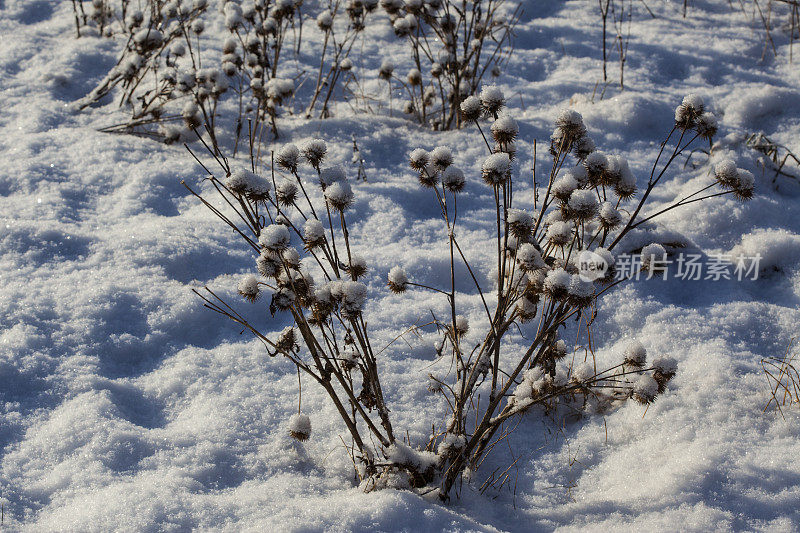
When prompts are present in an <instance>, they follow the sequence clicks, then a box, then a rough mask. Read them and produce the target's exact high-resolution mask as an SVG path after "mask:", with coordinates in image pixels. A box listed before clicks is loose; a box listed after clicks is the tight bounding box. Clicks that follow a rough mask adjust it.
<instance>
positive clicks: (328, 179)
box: [319, 165, 347, 188]
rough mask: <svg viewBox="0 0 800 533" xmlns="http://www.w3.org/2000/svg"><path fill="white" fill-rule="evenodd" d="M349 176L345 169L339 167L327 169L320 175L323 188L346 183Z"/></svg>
mask: <svg viewBox="0 0 800 533" xmlns="http://www.w3.org/2000/svg"><path fill="white" fill-rule="evenodd" d="M346 179H347V176H346V175H345V172H344V169H343V168H342V167H340V166H339V165H335V166H332V167H325V168H323V169H322V170H321V171H320V173H319V181H320V184H321V185H322V187H323V188H325V187H329V186H331V185H333V184H334V183H336V182H339V181H345V180H346Z"/></svg>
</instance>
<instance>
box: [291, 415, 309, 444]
mask: <svg viewBox="0 0 800 533" xmlns="http://www.w3.org/2000/svg"><path fill="white" fill-rule="evenodd" d="M289 435H290V436H291V437H292V438H293V439H297V440H299V441H300V442H303V441H306V440H308V438H309V437H310V436H311V419H310V418H308V415H303V414H296V415H292V417H291V418H290V419H289Z"/></svg>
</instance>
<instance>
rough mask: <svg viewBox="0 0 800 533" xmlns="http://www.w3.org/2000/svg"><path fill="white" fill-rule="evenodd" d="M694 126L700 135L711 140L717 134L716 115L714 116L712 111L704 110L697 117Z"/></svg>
mask: <svg viewBox="0 0 800 533" xmlns="http://www.w3.org/2000/svg"><path fill="white" fill-rule="evenodd" d="M695 128H696V129H697V133H698V134H700V136H701V137H703V138H705V139H708V140H711V138H712V137H713V136H714V135H716V134H717V128H718V125H717V117H716V116H714V113H711V112H708V111H706V112H705V113H703V114H702V115H700V116H699V117H698V118H697V124H696V125H695Z"/></svg>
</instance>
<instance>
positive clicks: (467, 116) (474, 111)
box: [461, 95, 483, 120]
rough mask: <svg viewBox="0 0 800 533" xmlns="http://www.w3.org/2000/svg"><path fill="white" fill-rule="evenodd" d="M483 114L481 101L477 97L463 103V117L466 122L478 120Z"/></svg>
mask: <svg viewBox="0 0 800 533" xmlns="http://www.w3.org/2000/svg"><path fill="white" fill-rule="evenodd" d="M482 112H483V108H482V106H481V99H480V98H478V97H477V96H475V95H473V96H468V97H467V98H465V99H464V101H463V102H461V116H462V117H464V120H478V119H479V118H480V116H481V113H482Z"/></svg>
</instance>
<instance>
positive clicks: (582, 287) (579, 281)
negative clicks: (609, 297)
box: [567, 274, 594, 307]
mask: <svg viewBox="0 0 800 533" xmlns="http://www.w3.org/2000/svg"><path fill="white" fill-rule="evenodd" d="M567 290H568V291H569V303H571V304H572V305H574V306H575V307H586V306H587V305H589V304H590V303H592V297H594V284H592V282H591V281H589V280H586V279H583V277H582V276H581V275H580V274H572V276H571V278H570V282H569V287H568V289H567Z"/></svg>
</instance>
